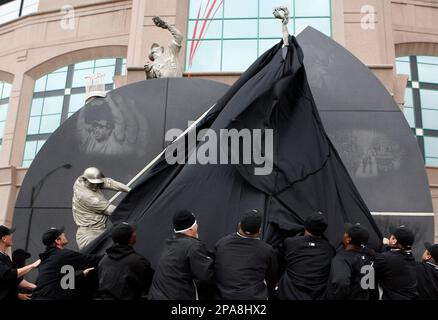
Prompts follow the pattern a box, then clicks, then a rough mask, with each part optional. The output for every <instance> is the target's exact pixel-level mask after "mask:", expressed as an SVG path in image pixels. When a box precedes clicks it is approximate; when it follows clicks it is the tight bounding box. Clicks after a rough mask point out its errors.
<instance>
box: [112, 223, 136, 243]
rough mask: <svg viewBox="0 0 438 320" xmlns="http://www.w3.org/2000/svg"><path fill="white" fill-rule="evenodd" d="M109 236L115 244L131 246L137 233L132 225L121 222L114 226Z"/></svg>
mask: <svg viewBox="0 0 438 320" xmlns="http://www.w3.org/2000/svg"><path fill="white" fill-rule="evenodd" d="M111 238H112V239H113V242H114V243H116V244H121V245H129V246H133V245H134V244H135V243H136V242H137V233H136V232H135V229H134V227H133V226H131V225H130V224H129V223H127V222H123V223H120V224H118V225H116V226H115V227H114V229H113V231H112V232H111Z"/></svg>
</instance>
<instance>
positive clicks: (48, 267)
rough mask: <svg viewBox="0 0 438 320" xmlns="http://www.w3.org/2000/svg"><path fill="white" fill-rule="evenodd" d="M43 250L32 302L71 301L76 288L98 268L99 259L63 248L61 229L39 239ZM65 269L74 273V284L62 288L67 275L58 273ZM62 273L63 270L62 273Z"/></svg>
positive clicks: (65, 243)
mask: <svg viewBox="0 0 438 320" xmlns="http://www.w3.org/2000/svg"><path fill="white" fill-rule="evenodd" d="M42 240H43V244H44V245H45V246H46V251H44V252H43V253H41V254H40V259H41V265H40V267H39V273H38V278H37V281H36V286H37V287H36V289H35V290H34V291H33V294H32V299H33V300H72V299H73V298H74V296H75V293H76V292H75V288H76V287H77V286H76V285H77V284H79V283H81V282H84V280H85V277H86V276H87V275H88V274H89V272H90V271H92V270H93V268H94V267H96V266H97V264H98V263H99V260H100V259H101V258H102V256H97V255H88V254H82V253H79V252H75V251H72V250H69V249H65V246H66V245H67V244H68V240H67V238H66V236H65V234H64V228H60V229H56V228H50V229H49V230H48V231H46V232H45V233H44V234H43V236H42ZM65 266H71V267H73V269H74V271H75V285H74V286H71V283H68V286H67V287H65V288H63V287H62V278H63V277H65V276H68V274H67V272H68V271H67V272H66V273H62V272H61V270H62V269H63V267H65ZM63 272H64V271H63Z"/></svg>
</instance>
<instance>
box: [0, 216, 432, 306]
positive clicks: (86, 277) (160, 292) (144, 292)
mask: <svg viewBox="0 0 438 320" xmlns="http://www.w3.org/2000/svg"><path fill="white" fill-rule="evenodd" d="M261 224H262V216H261V214H260V213H259V212H257V211H256V210H251V211H248V212H245V213H244V214H243V215H242V217H241V219H240V223H239V224H238V228H237V232H235V233H233V234H230V235H227V236H225V237H224V238H222V239H220V240H219V241H218V242H217V243H216V246H215V248H214V250H213V251H209V250H208V249H207V247H206V245H205V244H204V243H203V242H202V241H201V240H200V239H199V237H198V223H197V220H196V217H195V215H194V214H193V213H192V212H190V211H187V210H182V211H178V212H176V213H175V214H174V216H173V228H174V230H173V231H174V232H173V234H172V235H171V236H170V237H169V238H168V239H167V240H166V242H165V244H164V249H163V252H162V254H161V257H160V258H159V260H158V262H157V265H156V267H155V270H153V269H152V267H151V265H150V263H149V261H148V260H147V259H146V258H145V257H143V256H142V255H140V254H139V253H137V252H136V251H135V249H134V245H135V243H136V240H137V234H136V230H135V228H134V227H133V226H132V225H130V224H128V223H120V224H118V225H116V226H114V227H113V229H112V233H111V236H112V240H113V244H112V246H111V247H110V248H108V249H107V250H106V252H105V254H104V255H88V254H83V253H79V252H75V251H72V250H69V249H67V248H65V247H66V245H67V244H68V240H67V237H66V235H65V233H64V230H63V229H62V228H58V229H57V228H50V229H49V230H47V231H46V232H45V233H44V234H43V236H42V242H43V244H44V245H45V246H46V250H45V251H44V252H43V253H41V254H40V259H39V260H37V261H35V262H33V263H31V264H29V265H26V266H20V267H18V266H17V265H14V263H13V261H11V259H10V257H9V256H8V254H7V250H8V248H10V247H11V246H12V244H13V242H12V233H13V232H14V229H9V228H7V227H6V226H0V237H1V241H0V301H11V300H16V299H21V300H28V299H34V300H75V299H100V300H140V299H150V300H196V299H202V298H203V299H220V300H267V299H274V300H275V299H279V300H322V299H328V300H373V299H375V300H377V299H383V300H416V299H421V300H429V299H433V300H437V299H438V244H430V243H425V248H424V254H423V256H422V261H421V262H417V261H416V260H415V258H414V256H413V253H412V245H413V243H414V240H415V235H414V234H413V232H412V231H411V230H410V229H409V228H407V227H405V226H400V227H397V228H394V229H391V230H390V232H391V235H390V236H388V239H386V240H387V241H385V244H384V245H382V249H381V252H375V251H374V250H372V249H370V248H368V247H367V242H368V239H369V233H368V231H367V230H366V229H365V228H364V227H363V226H362V225H360V224H358V223H357V224H346V225H345V232H344V234H343V239H342V248H339V249H338V250H335V248H333V247H332V246H331V244H330V243H329V242H328V241H327V239H326V238H325V237H324V232H325V231H326V229H327V219H326V217H325V215H324V214H323V213H321V212H317V213H314V214H312V215H311V216H309V217H308V218H307V219H306V220H305V222H304V228H305V231H304V233H303V234H301V235H298V236H295V237H291V238H287V239H285V241H284V243H283V245H282V246H281V248H275V249H274V248H273V247H272V246H271V245H269V244H268V243H266V242H264V241H263V240H261V238H260V234H261ZM20 253H22V254H21V256H22V257H23V253H24V252H20ZM24 254H25V258H28V255H26V254H27V253H24ZM22 263H23V262H22ZM35 268H38V277H37V280H36V283H35V284H32V283H30V282H28V281H26V280H24V276H25V275H26V274H28V273H29V272H30V271H32V270H34V269H35ZM69 270H70V271H71V272H72V273H71V274H69V272H68V271H69Z"/></svg>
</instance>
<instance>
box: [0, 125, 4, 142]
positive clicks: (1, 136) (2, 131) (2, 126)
mask: <svg viewBox="0 0 438 320" xmlns="http://www.w3.org/2000/svg"><path fill="white" fill-rule="evenodd" d="M4 131H5V122H4V121H0V138H1V139H3V133H4Z"/></svg>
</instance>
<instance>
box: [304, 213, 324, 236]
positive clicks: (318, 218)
mask: <svg viewBox="0 0 438 320" xmlns="http://www.w3.org/2000/svg"><path fill="white" fill-rule="evenodd" d="M304 227H305V228H306V231H307V232H308V233H310V234H312V235H314V236H317V237H320V236H322V234H323V233H324V232H325V230H326V229H327V218H326V217H325V216H324V214H323V213H322V212H315V213H313V214H311V215H310V216H309V217H307V219H306V221H304Z"/></svg>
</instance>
